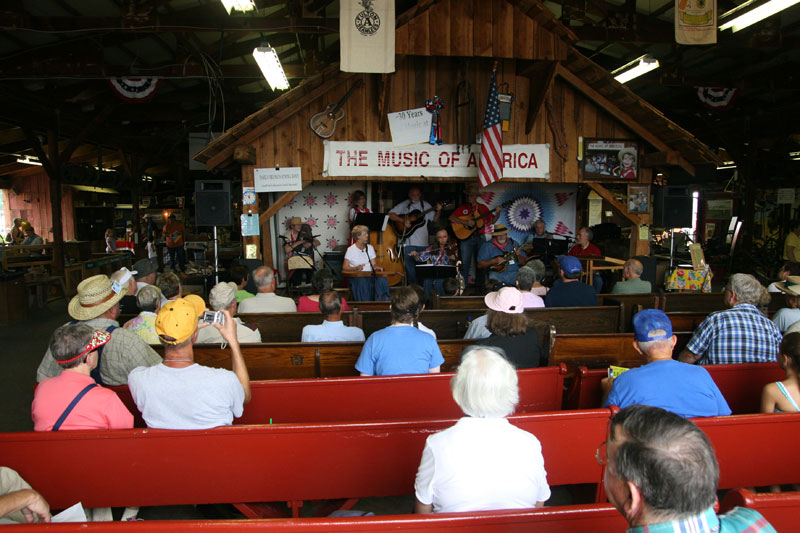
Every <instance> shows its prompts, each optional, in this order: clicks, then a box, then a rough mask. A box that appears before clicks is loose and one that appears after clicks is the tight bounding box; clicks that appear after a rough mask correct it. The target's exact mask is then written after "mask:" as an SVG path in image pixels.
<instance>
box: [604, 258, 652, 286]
mask: <svg viewBox="0 0 800 533" xmlns="http://www.w3.org/2000/svg"><path fill="white" fill-rule="evenodd" d="M642 272H644V267H643V266H642V263H641V261H639V260H638V259H628V260H627V261H625V266H624V267H622V279H623V281H618V282H617V283H615V284H614V288H613V289H611V294H638V293H650V292H651V291H652V286H651V285H650V282H649V281H645V280H643V279H642Z"/></svg>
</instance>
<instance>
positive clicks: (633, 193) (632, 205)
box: [628, 185, 650, 213]
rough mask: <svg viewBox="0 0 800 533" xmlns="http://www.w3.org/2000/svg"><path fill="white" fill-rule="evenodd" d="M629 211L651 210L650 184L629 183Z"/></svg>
mask: <svg viewBox="0 0 800 533" xmlns="http://www.w3.org/2000/svg"><path fill="white" fill-rule="evenodd" d="M628 211H629V212H631V213H649V212H650V186H649V185H628Z"/></svg>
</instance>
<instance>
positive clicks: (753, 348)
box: [686, 304, 781, 365]
mask: <svg viewBox="0 0 800 533" xmlns="http://www.w3.org/2000/svg"><path fill="white" fill-rule="evenodd" d="M780 343H781V332H780V330H778V328H777V327H776V326H775V324H774V323H773V322H772V321H771V320H770V319H768V318H767V317H765V316H764V315H763V314H762V313H761V311H759V310H758V309H757V308H756V307H755V306H754V305H751V304H739V305H737V306H735V307H734V308H733V309H726V310H724V311H716V312H714V313H711V314H710V315H708V317H706V319H705V320H703V322H702V323H701V324H700V325H699V326H697V329H696V330H695V332H694V336H693V337H692V340H690V341H689V344H688V345H687V346H686V348H687V349H688V350H690V351H691V352H692V353H694V354H697V355H700V356H702V357H701V359H700V361H699V363H700V364H701V365H724V364H731V363H774V362H776V361H777V360H778V347H779V345H780Z"/></svg>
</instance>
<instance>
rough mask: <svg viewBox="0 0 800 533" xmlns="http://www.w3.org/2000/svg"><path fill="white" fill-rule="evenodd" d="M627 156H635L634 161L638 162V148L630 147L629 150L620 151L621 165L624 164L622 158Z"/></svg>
mask: <svg viewBox="0 0 800 533" xmlns="http://www.w3.org/2000/svg"><path fill="white" fill-rule="evenodd" d="M625 154H631V155H632V156H633V160H634V161H636V148H633V147H632V146H628V147H627V148H623V149H622V150H620V151H619V153H618V154H617V158H619V162H620V163H622V156H624V155H625Z"/></svg>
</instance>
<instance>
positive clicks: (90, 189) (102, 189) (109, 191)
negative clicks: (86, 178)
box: [70, 185, 119, 194]
mask: <svg viewBox="0 0 800 533" xmlns="http://www.w3.org/2000/svg"><path fill="white" fill-rule="evenodd" d="M70 187H72V188H73V189H75V190H76V191H85V192H99V193H103V194H119V191H118V190H116V189H111V188H109V187H93V186H91V185H70Z"/></svg>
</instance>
